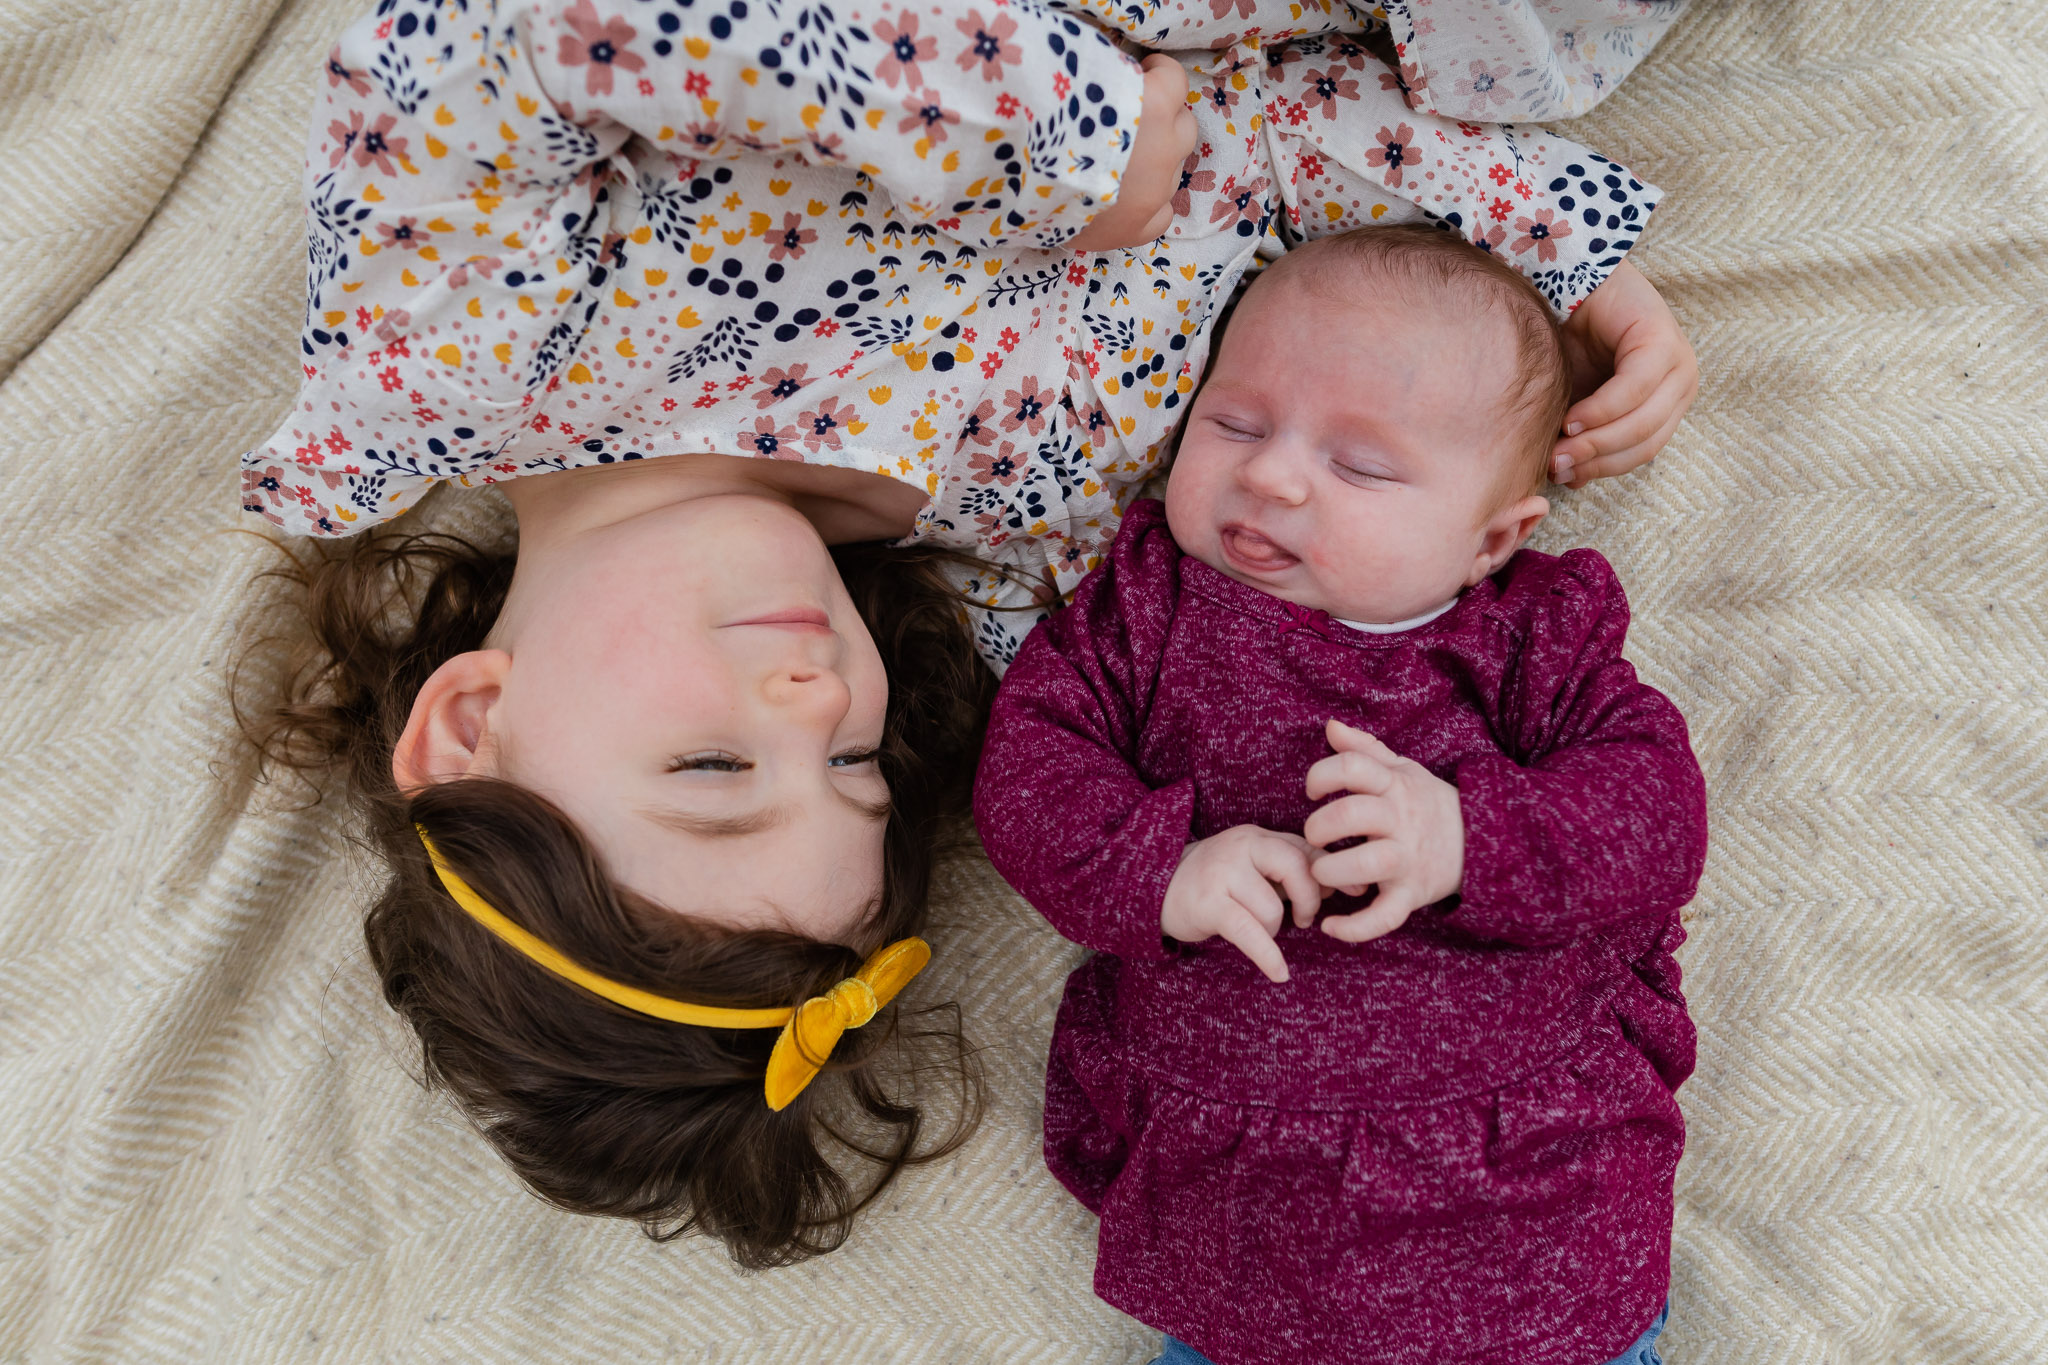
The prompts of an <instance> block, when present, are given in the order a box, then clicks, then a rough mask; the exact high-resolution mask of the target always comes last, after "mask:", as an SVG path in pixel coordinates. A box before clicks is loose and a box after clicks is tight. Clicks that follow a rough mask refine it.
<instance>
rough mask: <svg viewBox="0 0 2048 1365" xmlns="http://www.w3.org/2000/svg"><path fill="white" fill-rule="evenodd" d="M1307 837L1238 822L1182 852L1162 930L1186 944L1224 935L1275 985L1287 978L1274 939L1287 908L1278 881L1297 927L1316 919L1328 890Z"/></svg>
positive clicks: (1162, 916) (1161, 915)
mask: <svg viewBox="0 0 2048 1365" xmlns="http://www.w3.org/2000/svg"><path fill="white" fill-rule="evenodd" d="M1312 852H1314V850H1313V849H1311V848H1310V847H1309V846H1308V840H1306V839H1304V838H1302V837H1301V836H1300V835H1298V834H1279V833H1276V832H1274V831H1273V830H1270V829H1261V828H1259V827H1258V826H1257V825H1238V826H1236V827H1235V828H1233V829H1226V830H1224V831H1223V832H1222V833H1221V834H1215V835H1211V836H1210V837H1209V838H1207V839H1198V840H1196V841H1195V842H1194V843H1192V844H1189V845H1188V846H1187V847H1186V848H1185V849H1183V850H1182V851H1181V855H1180V866H1179V867H1177V868H1175V869H1174V873H1173V880H1172V881H1171V882H1169V883H1168V884H1167V887H1166V904H1165V907H1164V908H1163V909H1161V910H1160V912H1159V929H1160V932H1162V933H1164V934H1166V935H1167V936H1168V937H1170V938H1177V939H1179V940H1180V941H1181V942H1182V943H1199V942H1201V941H1202V940H1203V939H1205V938H1212V937H1214V936H1216V935H1218V934H1221V935H1222V936H1223V937H1224V938H1225V939H1227V940H1228V941H1230V942H1231V943H1234V944H1236V945H1237V947H1238V950H1239V951H1240V952H1242V953H1243V954H1244V955H1245V956H1246V957H1248V958H1250V959H1251V960H1252V962H1253V964H1254V965H1256V966H1257V967H1258V969H1259V970H1260V971H1262V972H1264V973H1265V974H1266V975H1267V976H1269V977H1271V978H1272V979H1273V980H1275V981H1285V980H1286V979H1287V959H1286V958H1285V957H1282V956H1281V954H1280V945H1279V944H1277V943H1275V942H1273V936H1274V935H1275V934H1277V933H1279V932H1280V925H1281V924H1282V922H1283V920H1284V916H1285V907H1284V906H1283V905H1282V904H1281V901H1280V891H1279V890H1276V889H1275V886H1276V884H1277V885H1278V887H1280V888H1281V889H1284V890H1285V891H1286V893H1287V899H1288V900H1290V901H1292V902H1293V903H1294V922H1295V923H1296V924H1301V925H1306V924H1308V923H1310V922H1311V921H1312V920H1314V919H1315V917H1316V907H1317V906H1319V905H1321V904H1322V901H1323V889H1322V888H1321V887H1319V886H1317V885H1316V879H1315V878H1314V877H1312V876H1310V875H1309V870H1308V859H1309V854H1310V853H1312Z"/></svg>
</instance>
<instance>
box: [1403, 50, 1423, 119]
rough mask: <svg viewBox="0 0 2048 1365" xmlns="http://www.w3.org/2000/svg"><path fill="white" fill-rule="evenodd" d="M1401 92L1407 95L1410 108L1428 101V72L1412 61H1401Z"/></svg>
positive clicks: (1417, 106) (1417, 107) (1418, 107)
mask: <svg viewBox="0 0 2048 1365" xmlns="http://www.w3.org/2000/svg"><path fill="white" fill-rule="evenodd" d="M1401 93H1402V94H1404V95H1406V96H1407V97H1408V107H1409V108H1410V109H1420V108H1421V107H1422V106H1423V105H1425V104H1427V103H1429V73H1428V72H1427V71H1425V70H1423V69H1422V68H1421V67H1420V66H1417V65H1416V64H1415V63H1414V62H1403V63H1401Z"/></svg>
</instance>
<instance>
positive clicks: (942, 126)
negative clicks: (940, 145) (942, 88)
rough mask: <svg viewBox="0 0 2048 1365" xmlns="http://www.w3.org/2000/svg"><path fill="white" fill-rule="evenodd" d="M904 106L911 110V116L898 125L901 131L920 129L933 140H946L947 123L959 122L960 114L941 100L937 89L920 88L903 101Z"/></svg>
mask: <svg viewBox="0 0 2048 1365" xmlns="http://www.w3.org/2000/svg"><path fill="white" fill-rule="evenodd" d="M903 107H904V108H905V109H908V110H909V111H910V117H909V118H907V119H904V120H903V121H902V122H900V123H898V124H897V125H896V131H897V132H899V133H908V132H910V131H912V130H913V129H916V130H920V131H922V132H923V133H924V135H925V136H926V137H928V138H930V139H931V140H932V141H933V142H944V141H945V140H946V125H947V124H949V123H958V122H959V121H960V116H959V115H958V114H956V113H954V112H953V111H952V110H951V109H948V108H946V106H945V105H944V104H942V103H941V102H940V100H939V92H938V91H936V90H920V91H918V92H917V94H916V95H914V96H913V97H911V98H910V99H907V100H905V101H903Z"/></svg>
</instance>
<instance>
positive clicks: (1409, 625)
mask: <svg viewBox="0 0 2048 1365" xmlns="http://www.w3.org/2000/svg"><path fill="white" fill-rule="evenodd" d="M1457 605H1458V599H1457V598H1455V597H1453V598H1452V599H1451V600H1450V601H1448V602H1446V603H1444V604H1443V605H1442V606H1440V607H1437V608H1435V609H1433V610H1430V611H1426V612H1424V613H1422V615H1420V616H1411V617H1409V618H1408V619H1407V620H1405V621H1388V622H1385V623H1384V624H1382V623H1381V622H1378V621H1346V620H1345V619H1344V618H1343V617H1341V616H1339V617H1337V618H1336V621H1337V624H1339V625H1344V626H1349V627H1351V628H1352V629H1353V630H1362V631H1364V632H1365V633H1366V634H1367V635H1397V634H1399V633H1400V632H1402V631H1404V630H1413V629H1415V628H1416V627H1417V626H1426V625H1428V624H1429V623H1430V622H1431V621H1434V620H1436V618H1437V617H1439V616H1442V615H1443V614H1444V613H1445V612H1447V611H1449V610H1450V609H1451V608H1452V607H1455V606H1457Z"/></svg>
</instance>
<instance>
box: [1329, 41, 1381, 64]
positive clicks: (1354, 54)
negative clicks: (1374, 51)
mask: <svg viewBox="0 0 2048 1365" xmlns="http://www.w3.org/2000/svg"><path fill="white" fill-rule="evenodd" d="M1330 55H1331V56H1332V57H1335V58H1337V59H1338V60H1339V61H1341V62H1343V63H1344V65H1346V66H1348V67H1350V68H1351V69H1352V70H1353V71H1363V70H1365V59H1366V58H1367V57H1368V56H1370V55H1371V54H1370V53H1368V52H1367V51H1366V50H1365V48H1364V47H1362V46H1360V45H1359V44H1357V43H1355V42H1353V41H1351V39H1349V38H1339V39H1338V40H1337V41H1336V43H1335V45H1334V46H1332V47H1331V48H1330Z"/></svg>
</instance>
